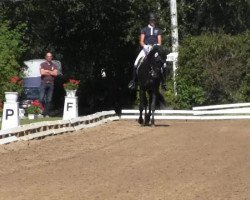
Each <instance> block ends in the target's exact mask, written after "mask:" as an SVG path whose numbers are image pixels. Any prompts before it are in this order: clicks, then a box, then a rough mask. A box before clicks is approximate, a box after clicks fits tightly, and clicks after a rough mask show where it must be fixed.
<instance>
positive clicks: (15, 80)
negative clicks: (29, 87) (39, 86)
mask: <svg viewBox="0 0 250 200" xmlns="http://www.w3.org/2000/svg"><path fill="white" fill-rule="evenodd" d="M3 90H4V91H5V99H6V102H16V101H17V99H18V94H19V95H21V94H22V92H23V80H22V79H21V78H20V77H19V76H12V77H11V78H10V80H9V83H8V84H6V85H5V86H4V87H3Z"/></svg>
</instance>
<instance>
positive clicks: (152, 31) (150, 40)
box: [141, 25, 162, 45]
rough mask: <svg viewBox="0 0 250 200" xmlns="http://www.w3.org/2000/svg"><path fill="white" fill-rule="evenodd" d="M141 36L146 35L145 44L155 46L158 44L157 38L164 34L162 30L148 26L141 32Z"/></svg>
mask: <svg viewBox="0 0 250 200" xmlns="http://www.w3.org/2000/svg"><path fill="white" fill-rule="evenodd" d="M141 34H144V35H145V41H144V43H145V44H147V45H148V44H150V45H153V44H157V43H158V39H157V38H158V35H161V34H162V30H161V29H160V28H157V27H152V26H150V25H148V26H146V27H144V28H143V29H142V30H141Z"/></svg>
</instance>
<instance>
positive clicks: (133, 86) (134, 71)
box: [128, 67, 136, 90]
mask: <svg viewBox="0 0 250 200" xmlns="http://www.w3.org/2000/svg"><path fill="white" fill-rule="evenodd" d="M128 88H129V89H131V90H135V89H136V68H135V67H134V69H133V79H132V80H131V81H130V82H129V84H128Z"/></svg>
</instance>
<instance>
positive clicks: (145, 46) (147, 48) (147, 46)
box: [143, 44, 152, 54]
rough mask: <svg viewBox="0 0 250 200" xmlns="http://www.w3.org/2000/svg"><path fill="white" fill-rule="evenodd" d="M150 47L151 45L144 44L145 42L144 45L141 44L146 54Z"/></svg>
mask: <svg viewBox="0 0 250 200" xmlns="http://www.w3.org/2000/svg"><path fill="white" fill-rule="evenodd" d="M151 48H152V47H151V46H150V45H146V44H145V45H144V46H143V50H144V51H145V52H146V54H148V53H149V52H150V50H151Z"/></svg>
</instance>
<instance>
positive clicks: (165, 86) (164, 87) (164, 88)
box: [161, 83, 168, 91]
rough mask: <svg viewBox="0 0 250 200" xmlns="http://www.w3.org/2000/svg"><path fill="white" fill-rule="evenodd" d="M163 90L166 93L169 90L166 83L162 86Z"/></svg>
mask: <svg viewBox="0 0 250 200" xmlns="http://www.w3.org/2000/svg"><path fill="white" fill-rule="evenodd" d="M161 89H162V90H164V91H167V89H168V88H167V85H166V83H162V84H161Z"/></svg>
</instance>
